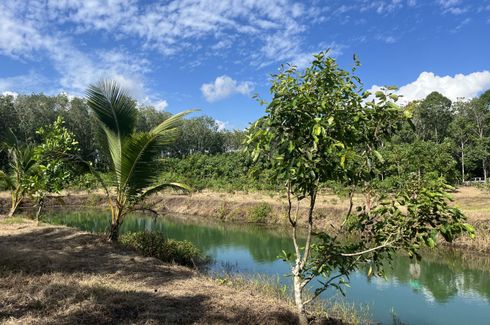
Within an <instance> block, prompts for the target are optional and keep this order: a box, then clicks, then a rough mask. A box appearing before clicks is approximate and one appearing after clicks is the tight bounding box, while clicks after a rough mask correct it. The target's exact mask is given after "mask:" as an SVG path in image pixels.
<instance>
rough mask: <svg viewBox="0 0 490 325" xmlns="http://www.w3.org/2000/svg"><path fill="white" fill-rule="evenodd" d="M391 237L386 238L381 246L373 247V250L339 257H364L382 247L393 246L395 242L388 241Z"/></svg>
mask: <svg viewBox="0 0 490 325" xmlns="http://www.w3.org/2000/svg"><path fill="white" fill-rule="evenodd" d="M391 236H392V235H390V236H388V238H387V239H386V241H385V242H384V243H383V244H381V245H379V246H376V247H373V248H369V249H366V250H364V251H361V252H356V253H341V254H340V255H341V256H344V257H350V256H359V255H364V254H367V253H370V252H373V251H375V250H378V249H381V248H383V247H387V246H390V245H391V244H393V243H394V242H395V240H392V241H388V240H389V239H390V238H391Z"/></svg>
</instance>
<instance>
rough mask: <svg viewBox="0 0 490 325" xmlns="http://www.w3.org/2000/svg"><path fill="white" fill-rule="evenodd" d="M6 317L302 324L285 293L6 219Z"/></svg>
mask: <svg viewBox="0 0 490 325" xmlns="http://www.w3.org/2000/svg"><path fill="white" fill-rule="evenodd" d="M0 323H2V324H295V323H296V316H295V314H294V312H293V310H292V307H291V306H289V305H288V304H286V303H285V302H283V301H280V300H277V299H273V298H271V297H263V296H259V295H257V294H256V293H254V292H252V291H249V290H243V291H237V290H235V289H233V288H230V287H227V286H223V285H219V284H218V283H217V282H216V281H213V280H212V279H209V278H207V277H205V276H203V275H200V274H199V273H197V272H195V271H193V270H191V269H188V268H184V267H179V266H174V265H169V264H164V263H162V262H160V261H158V260H156V259H153V258H144V257H140V256H138V255H136V254H135V253H133V252H129V251H127V250H124V249H122V248H120V247H116V246H113V245H111V244H110V243H108V242H106V241H104V240H102V239H101V238H100V237H98V236H96V235H92V234H89V233H84V232H80V231H76V230H74V229H71V228H67V227H59V226H51V225H45V224H41V225H40V226H36V225H35V223H34V222H32V221H24V222H23V223H14V224H5V223H0Z"/></svg>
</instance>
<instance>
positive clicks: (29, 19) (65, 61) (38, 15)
mask: <svg viewBox="0 0 490 325" xmlns="http://www.w3.org/2000/svg"><path fill="white" fill-rule="evenodd" d="M109 2H111V3H112V2H113V1H109ZM117 2H119V1H117ZM53 3H57V4H65V5H75V4H78V2H77V1H73V0H66V1H64V2H50V3H49V5H48V7H49V6H51V5H53ZM84 3H85V2H84ZM90 3H91V2H90V1H89V2H86V5H85V6H89V7H90ZM35 4H36V2H32V3H31V2H26V3H22V4H21V5H18V6H16V5H13V4H12V3H11V2H8V1H6V2H4V3H1V4H0V54H5V55H8V56H11V57H16V58H22V59H24V58H27V59H30V60H33V61H36V60H40V61H49V62H51V64H52V66H53V68H54V69H55V70H56V71H57V72H58V74H59V77H58V80H57V83H53V82H51V85H50V87H51V89H48V91H53V92H54V91H56V92H59V91H65V92H69V93H73V94H76V95H82V94H83V92H84V90H85V89H86V88H87V86H88V85H89V84H91V83H94V82H96V81H98V80H100V79H114V80H117V81H119V82H120V83H121V85H122V86H123V87H125V88H127V89H128V90H129V91H130V93H131V95H133V96H135V97H136V98H137V99H141V98H143V97H145V96H146V95H145V94H146V93H147V89H146V87H145V86H144V78H143V74H144V73H145V72H147V71H148V65H149V62H148V61H147V60H145V59H144V58H140V57H138V56H137V55H135V54H130V53H128V52H124V51H115V50H112V51H93V52H90V53H86V52H83V51H81V50H79V49H78V48H77V47H76V46H75V45H74V42H73V41H72V40H71V39H70V38H68V37H65V36H63V35H62V34H60V33H56V32H52V31H51V30H50V28H48V27H47V26H49V24H48V21H46V19H45V17H43V15H46V16H50V15H55V14H56V13H53V12H47V13H46V12H44V11H43V8H44V7H43V6H36V5H35ZM92 5H93V3H92ZM94 10H95V9H94ZM94 13H97V11H94ZM99 14H100V15H103V13H100V12H99ZM68 16H69V15H68ZM67 19H68V18H67ZM40 79H41V78H40V77H39V76H37V75H33V74H32V73H31V74H30V75H28V76H18V77H16V79H15V80H10V79H3V80H2V81H1V82H0V90H2V89H3V90H15V91H23V90H24V91H25V90H32V88H35V86H38V84H39V81H40ZM36 83H37V84H36Z"/></svg>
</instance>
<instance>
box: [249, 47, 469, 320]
mask: <svg viewBox="0 0 490 325" xmlns="http://www.w3.org/2000/svg"><path fill="white" fill-rule="evenodd" d="M314 58H315V59H314V60H313V62H312V63H311V66H310V67H308V68H306V69H305V70H304V71H301V72H300V71H298V70H297V69H296V68H295V67H294V66H293V67H285V68H284V69H283V70H282V71H281V72H280V73H279V74H277V75H274V76H273V79H272V86H271V93H272V101H271V102H270V103H268V105H267V108H266V115H265V116H264V117H262V118H260V119H259V120H258V121H257V122H256V123H255V124H254V125H253V126H252V127H251V128H250V133H249V135H248V139H247V144H248V148H249V152H250V155H251V156H252V157H253V160H254V161H262V162H264V161H265V162H266V163H267V162H269V167H270V169H271V173H272V176H273V177H274V178H275V179H276V180H282V181H283V182H284V183H285V185H286V188H287V197H288V210H287V211H288V218H289V222H290V224H291V227H292V230H293V244H294V247H295V252H294V253H293V254H291V253H288V252H284V259H285V260H288V261H290V262H291V269H292V274H293V279H294V295H295V303H296V306H297V308H298V313H299V315H300V320H301V323H304V324H306V323H307V316H306V305H307V304H309V303H311V301H312V300H313V299H314V298H315V297H316V296H318V295H319V294H320V293H321V292H323V291H324V290H326V289H327V288H328V287H331V286H334V287H337V288H339V289H340V288H341V285H342V284H345V283H347V279H346V278H345V276H348V275H349V273H350V272H352V271H354V270H355V269H357V268H358V267H359V265H362V263H363V262H366V261H368V260H373V261H374V262H373V263H376V262H377V261H378V255H375V254H383V253H387V254H384V255H385V256H387V257H389V256H390V253H392V252H393V251H394V250H395V249H398V248H403V249H408V250H410V251H411V252H414V251H415V249H416V248H417V245H420V242H421V241H422V242H423V241H424V240H425V241H428V242H429V246H431V244H432V242H431V241H429V239H428V238H432V237H429V234H428V233H430V235H432V234H434V233H436V234H437V233H441V234H443V235H444V238H445V239H446V240H452V239H453V236H452V235H453V233H454V235H458V234H459V233H461V232H471V229H470V228H469V227H467V226H465V225H463V223H462V221H463V220H464V217H463V215H462V214H461V213H460V212H459V210H457V209H453V208H449V207H448V205H447V204H446V201H445V200H446V196H445V194H444V191H443V189H442V188H441V187H436V188H434V189H427V188H417V189H416V190H414V191H413V192H409V193H407V194H404V195H401V196H400V197H398V196H397V197H396V199H394V201H393V203H392V204H391V205H389V204H388V203H386V202H385V201H384V200H382V199H379V200H376V201H371V199H368V200H367V201H366V204H365V205H364V207H361V208H360V209H359V210H358V211H359V212H358V213H357V214H354V215H352V214H351V211H352V201H351V206H350V208H349V212H348V214H347V217H346V220H345V222H344V223H343V225H342V228H341V229H339V231H340V232H342V233H344V234H345V233H346V234H351V233H353V232H354V231H355V232H357V233H358V234H359V235H358V236H359V237H358V238H359V240H357V241H355V242H354V243H350V244H347V245H346V244H343V243H342V242H341V241H340V240H339V239H338V236H339V234H335V235H331V234H329V233H325V232H320V233H317V238H318V240H319V242H315V243H313V240H312V235H313V228H314V221H315V217H314V210H315V201H316V196H317V193H318V190H319V188H320V186H321V184H322V183H325V182H332V181H334V182H340V183H345V184H346V185H347V186H355V187H357V188H358V189H361V190H364V191H366V192H367V193H368V194H369V195H368V197H369V198H370V197H371V196H372V191H373V186H372V182H373V181H374V182H376V181H377V180H378V179H379V173H380V169H379V168H378V166H377V165H379V164H382V163H384V158H383V156H382V155H381V153H380V152H379V151H378V148H379V147H380V146H381V144H384V143H386V142H388V141H389V140H390V138H391V137H392V136H393V134H395V133H396V132H397V131H398V130H400V129H402V126H403V125H402V124H403V123H402V122H403V120H406V119H407V118H408V117H410V116H411V112H410V111H403V110H401V109H400V108H399V107H398V106H397V105H396V104H395V103H394V102H396V100H397V99H398V96H397V95H395V94H393V93H390V92H389V91H390V90H393V88H388V89H386V90H384V91H378V92H376V94H375V98H374V99H372V100H369V96H370V94H369V93H368V92H363V91H362V84H361V83H360V80H359V78H358V77H357V76H355V75H354V72H355V68H356V67H357V66H358V65H359V62H357V61H356V67H354V68H353V69H352V72H349V71H346V70H343V69H340V68H339V67H338V66H337V63H336V62H335V60H334V59H333V58H331V57H328V56H327V53H326V52H322V53H319V54H317V55H315V56H314ZM386 91H388V92H386ZM436 99H438V97H437V96H436ZM435 133H436V134H438V133H437V131H435ZM261 159H262V160H261ZM305 198H308V204H309V210H308V217H307V224H306V226H307V239H306V244H305V246H304V247H300V246H299V245H298V240H297V228H298V226H299V225H298V224H299V222H300V221H299V219H298V213H297V212H296V213H292V206H293V199H294V200H295V201H297V204H298V205H299V203H300V202H301V201H302V200H303V199H305ZM411 200H412V201H411ZM373 202H380V203H379V206H373ZM402 203H403V205H405V204H406V205H407V209H408V212H407V213H405V214H404V212H403V211H402V209H401V208H399V205H401V204H402ZM296 211H298V210H296ZM364 256H368V257H366V258H364ZM317 276H323V277H324V280H322V281H320V284H321V286H320V287H319V289H318V290H316V292H315V295H314V296H313V297H312V298H311V299H308V300H305V298H304V292H303V291H304V288H305V286H306V285H307V284H308V283H310V281H312V280H313V279H315V278H317Z"/></svg>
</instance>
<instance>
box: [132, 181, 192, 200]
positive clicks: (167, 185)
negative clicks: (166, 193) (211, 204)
mask: <svg viewBox="0 0 490 325" xmlns="http://www.w3.org/2000/svg"><path fill="white" fill-rule="evenodd" d="M166 188H173V189H176V190H182V191H185V192H192V188H191V187H189V186H187V185H185V184H182V183H175V182H174V183H162V184H159V185H155V186H152V187H149V188H147V189H146V190H145V191H144V192H143V193H141V194H140V196H139V197H138V199H139V200H142V199H144V198H146V197H147V196H150V195H152V194H155V193H157V192H160V191H161V190H164V189H166Z"/></svg>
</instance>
